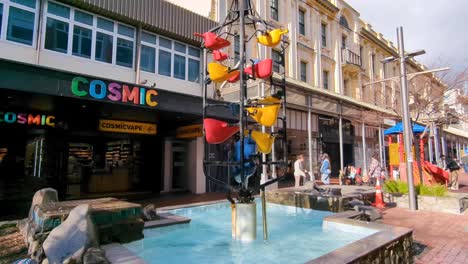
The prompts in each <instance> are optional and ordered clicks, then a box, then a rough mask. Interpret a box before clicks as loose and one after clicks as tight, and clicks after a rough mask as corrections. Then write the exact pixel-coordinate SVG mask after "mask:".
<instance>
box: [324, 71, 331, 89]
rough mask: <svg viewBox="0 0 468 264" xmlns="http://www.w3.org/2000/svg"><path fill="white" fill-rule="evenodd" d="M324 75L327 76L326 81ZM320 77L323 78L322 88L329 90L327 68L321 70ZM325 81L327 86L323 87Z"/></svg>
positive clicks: (328, 72)
mask: <svg viewBox="0 0 468 264" xmlns="http://www.w3.org/2000/svg"><path fill="white" fill-rule="evenodd" d="M325 75H326V76H325ZM325 77H327V78H326V81H325ZM322 79H323V80H322V88H323V89H325V90H330V71H329V70H322ZM325 83H326V84H327V87H325Z"/></svg>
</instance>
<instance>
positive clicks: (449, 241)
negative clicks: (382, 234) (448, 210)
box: [382, 173, 468, 264]
mask: <svg viewBox="0 0 468 264" xmlns="http://www.w3.org/2000/svg"><path fill="white" fill-rule="evenodd" d="M460 181H461V183H462V185H464V186H463V187H462V188H460V191H458V192H468V174H465V173H463V174H462V175H460ZM382 222H383V223H384V224H389V225H395V226H402V227H408V228H412V229H413V230H414V233H413V238H414V240H415V241H417V242H419V243H422V244H424V245H426V246H428V249H427V250H426V251H424V253H423V254H421V255H419V256H418V257H417V258H416V263H421V264H422V263H424V264H425V263H429V264H431V263H434V264H435V263H443V264H462V263H468V212H465V214H464V215H455V214H445V213H436V212H426V211H417V212H412V211H409V210H407V209H402V208H390V209H387V210H385V211H384V212H383V220H382Z"/></svg>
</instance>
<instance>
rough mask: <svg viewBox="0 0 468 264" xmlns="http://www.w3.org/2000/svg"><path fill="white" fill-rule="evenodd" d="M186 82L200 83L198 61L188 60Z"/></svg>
mask: <svg viewBox="0 0 468 264" xmlns="http://www.w3.org/2000/svg"><path fill="white" fill-rule="evenodd" d="M188 69H189V72H188V80H189V81H191V82H199V81H200V61H198V60H194V59H189V65H188Z"/></svg>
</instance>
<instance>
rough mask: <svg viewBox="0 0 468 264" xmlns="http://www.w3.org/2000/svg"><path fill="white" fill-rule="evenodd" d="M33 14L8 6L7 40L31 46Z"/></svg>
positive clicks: (33, 24)
mask: <svg viewBox="0 0 468 264" xmlns="http://www.w3.org/2000/svg"><path fill="white" fill-rule="evenodd" d="M34 21H35V14H34V13H33V12H29V11H26V10H24V9H20V8H16V7H13V6H10V10H9V15H8V30H7V40H11V41H14V42H18V43H22V44H26V45H29V46H32V44H33V35H34V26H35V23H34Z"/></svg>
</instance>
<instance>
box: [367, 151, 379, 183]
mask: <svg viewBox="0 0 468 264" xmlns="http://www.w3.org/2000/svg"><path fill="white" fill-rule="evenodd" d="M381 172H382V167H381V166H380V162H379V157H378V154H374V155H372V158H371V164H370V166H369V171H368V173H367V175H368V176H369V185H375V183H376V181H377V179H379V178H380V177H381ZM379 180H380V179H379Z"/></svg>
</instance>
